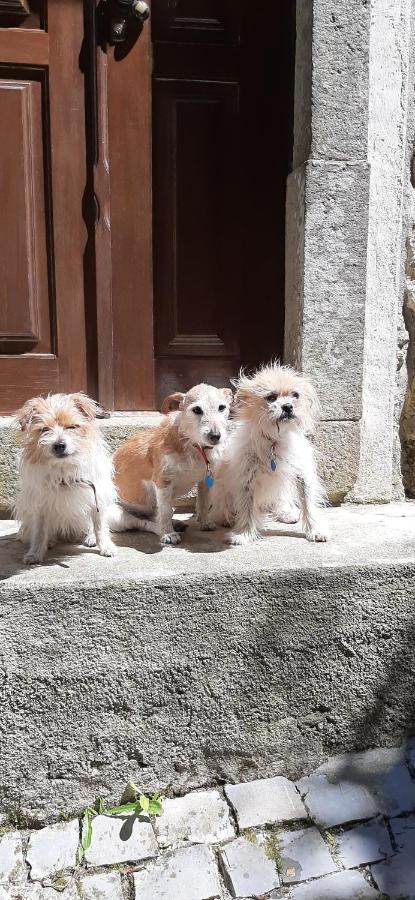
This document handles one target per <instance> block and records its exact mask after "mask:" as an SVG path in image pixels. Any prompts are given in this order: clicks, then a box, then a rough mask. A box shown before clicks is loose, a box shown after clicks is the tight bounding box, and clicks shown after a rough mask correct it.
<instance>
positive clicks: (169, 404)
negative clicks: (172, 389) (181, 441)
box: [160, 391, 185, 416]
mask: <svg viewBox="0 0 415 900" xmlns="http://www.w3.org/2000/svg"><path fill="white" fill-rule="evenodd" d="M184 398H185V394H182V393H181V391H176V393H175V394H169V396H168V397H166V398H165V399H164V400H163V403H162V404H161V409H160V412H162V413H163V415H165V416H167V415H168V413H171V412H175V410H177V409H180V408H181V407H182V406H183V400H184Z"/></svg>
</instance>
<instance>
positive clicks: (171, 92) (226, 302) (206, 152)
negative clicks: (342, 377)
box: [153, 78, 239, 357]
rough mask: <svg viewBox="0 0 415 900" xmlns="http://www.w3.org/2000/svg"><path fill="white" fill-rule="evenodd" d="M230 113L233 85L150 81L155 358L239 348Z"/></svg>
mask: <svg viewBox="0 0 415 900" xmlns="http://www.w3.org/2000/svg"><path fill="white" fill-rule="evenodd" d="M238 112H239V90H238V85H237V84H234V83H215V82H205V83H200V82H193V81H183V80H177V81H171V80H164V79H157V78H156V79H155V81H154V88H153V137H154V170H153V190H154V216H155V223H156V234H155V244H154V278H155V293H156V297H157V334H158V340H157V354H158V356H159V357H161V356H170V357H178V356H187V357H191V356H199V357H201V356H207V357H209V356H216V357H218V356H220V357H223V356H226V357H237V356H238V354H239V347H238V335H237V333H236V332H235V328H234V322H235V315H236V313H237V300H238V297H237V295H236V291H235V282H236V280H237V257H236V252H235V251H236V246H235V245H236V241H235V235H236V232H237V230H238V221H239V220H238V214H237V186H238V168H239V166H238V150H237V148H238V140H237V134H238Z"/></svg>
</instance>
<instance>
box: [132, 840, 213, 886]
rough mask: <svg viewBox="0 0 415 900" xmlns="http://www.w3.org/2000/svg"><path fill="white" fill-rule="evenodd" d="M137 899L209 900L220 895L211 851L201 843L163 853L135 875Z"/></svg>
mask: <svg viewBox="0 0 415 900" xmlns="http://www.w3.org/2000/svg"><path fill="white" fill-rule="evenodd" d="M134 886H135V897H136V900H212V898H216V897H220V893H221V892H220V884H219V876H218V870H217V867H216V862H215V859H214V856H213V853H212V851H211V849H210V848H209V847H206V846H205V845H204V844H195V845H194V846H192V847H182V848H180V850H175V851H174V852H172V853H166V854H165V855H164V856H162V857H161V858H160V859H159V860H158V861H157V862H156V863H154V864H153V865H152V866H149V867H148V868H147V869H145V870H143V871H142V872H137V873H136V874H135V875H134Z"/></svg>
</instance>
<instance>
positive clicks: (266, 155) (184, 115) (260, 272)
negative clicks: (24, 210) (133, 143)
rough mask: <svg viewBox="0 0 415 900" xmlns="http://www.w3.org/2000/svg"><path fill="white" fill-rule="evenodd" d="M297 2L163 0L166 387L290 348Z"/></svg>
mask: <svg viewBox="0 0 415 900" xmlns="http://www.w3.org/2000/svg"><path fill="white" fill-rule="evenodd" d="M294 17H295V3H294V2H293V0H278V2H277V0H258V2H257V3H256V4H253V3H252V0H153V3H152V39H153V211H154V218H153V230H154V305H155V331H156V375H157V395H158V398H159V399H160V398H161V397H162V396H165V395H166V394H167V393H169V392H170V391H171V390H176V389H186V388H187V387H189V386H190V385H191V384H192V383H193V384H194V383H196V382H198V381H211V382H213V383H217V384H224V383H226V382H227V379H228V378H229V377H231V376H232V375H235V374H236V373H237V372H238V369H239V367H240V365H245V366H254V365H257V364H258V363H260V362H262V361H264V360H268V359H270V357H272V356H280V355H281V354H282V348H283V326H284V230H285V186H286V177H287V174H288V171H289V165H290V157H291V146H292V107H293V60H294V34H295V24H294Z"/></svg>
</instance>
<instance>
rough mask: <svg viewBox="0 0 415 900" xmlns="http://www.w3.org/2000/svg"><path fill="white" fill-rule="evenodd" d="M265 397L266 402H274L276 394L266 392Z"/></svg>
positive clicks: (276, 397)
mask: <svg viewBox="0 0 415 900" xmlns="http://www.w3.org/2000/svg"><path fill="white" fill-rule="evenodd" d="M265 399H266V400H267V401H268V403H275V401H276V400H278V394H268V396H267V397H265Z"/></svg>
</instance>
